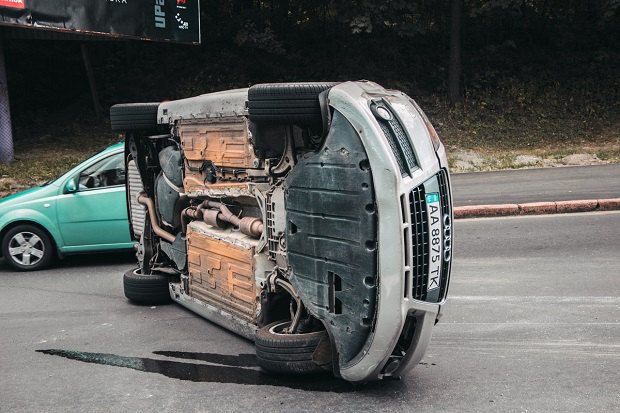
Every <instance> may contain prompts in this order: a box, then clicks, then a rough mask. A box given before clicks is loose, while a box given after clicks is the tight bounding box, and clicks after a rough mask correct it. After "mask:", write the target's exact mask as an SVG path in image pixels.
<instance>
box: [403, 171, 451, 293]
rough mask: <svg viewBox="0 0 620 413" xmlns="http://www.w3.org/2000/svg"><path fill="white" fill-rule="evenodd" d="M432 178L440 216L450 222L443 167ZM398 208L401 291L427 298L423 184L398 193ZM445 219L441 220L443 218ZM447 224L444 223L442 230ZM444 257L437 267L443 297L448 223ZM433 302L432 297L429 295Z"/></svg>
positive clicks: (447, 263) (447, 266)
mask: <svg viewBox="0 0 620 413" xmlns="http://www.w3.org/2000/svg"><path fill="white" fill-rule="evenodd" d="M435 178H436V179H437V181H438V184H439V192H440V194H439V195H440V199H441V208H442V217H443V219H444V220H446V218H445V217H446V216H447V217H448V218H447V222H448V224H450V225H451V217H452V214H451V205H450V192H449V185H448V176H447V172H446V171H445V170H441V171H440V172H439V173H438V174H437V175H436V176H435ZM401 209H402V216H403V228H404V229H403V240H404V246H405V251H404V257H405V274H404V275H405V291H404V295H405V297H407V298H412V299H415V300H421V301H427V293H426V289H427V284H428V270H429V257H430V255H429V233H428V222H427V221H428V220H427V214H426V201H425V190H424V185H420V186H418V187H416V188H414V189H413V190H412V191H411V192H410V193H409V194H406V195H403V196H402V197H401ZM444 222H445V221H444ZM446 228H447V226H446V225H444V230H445V229H446ZM443 241H444V261H443V263H442V267H441V276H440V281H439V288H440V290H439V298H438V299H437V301H441V300H443V298H444V297H445V294H446V293H447V287H448V277H449V275H450V265H451V262H452V255H451V227H450V228H449V232H448V234H446V233H445V231H444V239H443ZM432 301H433V302H434V301H435V299H432Z"/></svg>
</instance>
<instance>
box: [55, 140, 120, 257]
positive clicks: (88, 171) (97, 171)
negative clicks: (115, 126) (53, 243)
mask: <svg viewBox="0 0 620 413" xmlns="http://www.w3.org/2000/svg"><path fill="white" fill-rule="evenodd" d="M71 180H73V182H72V186H73V188H72V190H74V191H73V192H70V191H67V190H66V188H67V186H66V185H65V186H64V187H63V190H64V192H69V193H64V194H62V195H60V196H59V200H58V203H57V216H58V226H59V229H60V233H61V235H62V237H63V240H64V243H65V246H66V247H69V248H68V250H71V249H78V250H79V248H73V247H84V246H92V247H93V249H105V248H107V247H109V248H114V247H115V244H121V243H129V242H131V240H130V237H129V225H128V222H127V207H126V200H125V165H124V160H123V153H122V152H120V153H116V154H113V155H110V156H108V157H105V158H103V159H100V160H98V161H97V162H95V163H93V164H91V165H90V166H87V167H86V168H84V169H83V170H82V171H80V173H79V174H77V175H76V176H75V177H73V178H71ZM68 182H70V181H68Z"/></svg>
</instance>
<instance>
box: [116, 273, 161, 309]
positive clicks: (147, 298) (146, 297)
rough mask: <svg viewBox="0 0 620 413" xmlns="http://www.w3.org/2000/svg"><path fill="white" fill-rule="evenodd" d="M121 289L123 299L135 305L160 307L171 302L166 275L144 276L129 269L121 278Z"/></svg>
mask: <svg viewBox="0 0 620 413" xmlns="http://www.w3.org/2000/svg"><path fill="white" fill-rule="evenodd" d="M123 288H124V290H125V297H127V298H128V299H129V300H130V301H133V302H134V303H136V304H141V305H160V304H168V303H169V302H170V301H171V299H170V290H169V289H168V276H167V275H163V274H149V275H145V274H142V273H141V272H140V270H138V269H137V268H135V269H131V270H129V271H127V272H125V275H124V276H123Z"/></svg>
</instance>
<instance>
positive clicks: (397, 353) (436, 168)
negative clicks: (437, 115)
mask: <svg viewBox="0 0 620 413" xmlns="http://www.w3.org/2000/svg"><path fill="white" fill-rule="evenodd" d="M378 99H383V100H384V101H389V103H390V106H391V108H392V110H393V111H394V112H395V114H396V115H397V116H398V118H399V120H400V122H401V124H402V126H403V128H404V130H405V131H406V134H407V135H408V137H409V139H410V142H411V146H412V149H413V151H414V152H415V158H416V160H417V165H415V167H411V168H409V169H408V170H407V173H403V164H405V163H406V162H407V160H406V159H405V160H404V161H403V160H402V159H401V160H399V159H398V153H397V152H396V151H395V150H394V144H393V142H392V143H390V142H388V141H387V140H386V139H383V138H382V137H383V136H384V130H382V129H381V126H380V125H379V123H378V122H377V121H376V120H375V116H374V115H373V113H372V112H371V109H370V105H371V102H373V101H376V100H378ZM329 103H330V105H331V106H333V107H334V108H336V109H337V110H338V111H339V112H341V113H342V114H343V115H344V116H345V117H346V118H347V120H348V121H349V122H351V124H352V125H353V126H354V127H355V129H356V130H357V131H358V133H359V135H360V137H361V140H362V142H363V144H364V146H365V148H366V151H367V155H368V159H369V162H370V166H371V170H372V173H373V179H374V185H375V194H376V203H377V211H378V212H379V226H378V245H379V250H378V251H379V260H378V261H379V262H378V273H379V285H378V301H377V311H376V316H375V324H374V329H373V331H372V332H371V334H370V335H369V337H368V339H367V341H366V343H365V345H364V347H363V348H362V350H361V351H360V352H359V354H358V355H357V356H356V357H354V358H353V359H352V360H350V361H349V362H348V363H346V365H340V366H339V373H340V375H341V376H342V377H343V378H344V379H346V380H348V381H351V382H362V381H370V380H377V379H381V378H383V377H386V376H399V375H400V374H401V373H402V372H403V370H404V369H405V368H406V367H407V366H408V365H410V366H415V365H416V364H417V363H418V362H419V361H420V359H421V358H422V356H423V355H424V352H425V350H426V347H427V346H428V343H429V342H430V338H431V332H432V327H433V325H434V324H435V323H436V321H437V320H438V318H439V316H440V311H441V306H442V305H443V304H444V301H445V294H446V292H447V285H448V281H449V280H448V278H449V270H450V269H449V263H448V265H447V267H445V274H444V281H443V285H442V288H441V289H440V290H441V291H440V292H439V294H436V297H435V299H433V300H432V301H435V302H425V301H422V300H427V301H430V300H429V299H428V297H422V296H416V295H415V293H412V283H413V281H412V276H411V271H412V267H413V264H412V256H411V255H412V252H411V245H408V241H407V238H408V236H407V235H403V234H406V231H408V230H409V231H411V230H412V229H411V223H410V222H408V217H409V216H410V214H411V211H410V209H409V208H410V206H409V202H407V200H408V199H409V196H410V194H411V193H412V191H414V190H416V188H419V187H423V188H424V187H426V186H427V185H428V186H429V187H432V186H433V185H438V182H439V178H437V176H440V175H441V173H440V171H444V172H443V174H444V175H445V177H446V179H447V160H446V157H445V152H444V151H443V148H440V150H439V151H437V152H436V151H435V148H434V147H433V144H432V142H431V139H430V137H429V132H428V130H427V128H426V126H425V124H424V122H423V120H422V118H421V116H420V114H419V113H418V112H417V111H416V109H415V108H414V106H413V105H412V104H411V103H410V101H409V98H408V97H407V96H406V95H404V94H402V93H400V92H393V91H386V90H385V89H383V88H382V87H380V86H378V85H376V84H374V83H371V82H348V83H343V84H340V85H338V86H336V87H334V88H333V89H332V90H331V91H330V94H329ZM390 145H391V146H390ZM386 165H390V166H391V167H386ZM446 182H447V180H446ZM431 190H434V189H431ZM437 191H438V189H437ZM447 197H448V198H449V197H450V195H449V191H448V192H447ZM395 200H400V202H395ZM449 204H450V205H451V202H450V203H449ZM446 211H447V214H448V215H449V219H450V220H451V219H452V213H451V209H450V208H448V209H447V210H446ZM445 213H446V212H445V211H444V214H445ZM407 254H409V256H408V257H407Z"/></svg>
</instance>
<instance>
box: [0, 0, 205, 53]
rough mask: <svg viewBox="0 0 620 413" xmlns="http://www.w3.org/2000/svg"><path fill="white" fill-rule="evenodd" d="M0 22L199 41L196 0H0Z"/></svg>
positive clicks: (184, 41)
mask: <svg viewBox="0 0 620 413" xmlns="http://www.w3.org/2000/svg"><path fill="white" fill-rule="evenodd" d="M0 25H7V26H13V27H24V28H32V29H38V30H54V31H62V32H65V33H72V32H75V33H79V34H95V35H100V36H113V37H120V38H123V37H125V38H137V39H144V40H155V41H171V42H178V43H194V44H198V43H200V6H199V0H0Z"/></svg>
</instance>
